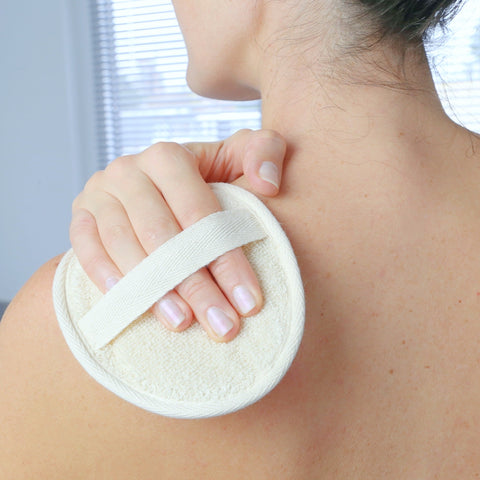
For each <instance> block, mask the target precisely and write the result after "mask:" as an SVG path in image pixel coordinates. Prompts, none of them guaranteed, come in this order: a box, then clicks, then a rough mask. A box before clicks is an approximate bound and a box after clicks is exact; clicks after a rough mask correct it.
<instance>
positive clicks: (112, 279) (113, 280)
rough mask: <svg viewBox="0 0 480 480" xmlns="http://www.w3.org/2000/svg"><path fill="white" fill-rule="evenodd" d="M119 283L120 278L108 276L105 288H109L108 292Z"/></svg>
mask: <svg viewBox="0 0 480 480" xmlns="http://www.w3.org/2000/svg"><path fill="white" fill-rule="evenodd" d="M117 283H118V278H115V277H108V278H107V279H106V280H105V288H106V289H107V292H108V291H109V290H111V289H112V288H113V287H114V286H115V285H116V284H117Z"/></svg>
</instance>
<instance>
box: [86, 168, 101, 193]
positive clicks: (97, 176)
mask: <svg viewBox="0 0 480 480" xmlns="http://www.w3.org/2000/svg"><path fill="white" fill-rule="evenodd" d="M104 176H105V172H104V170H98V171H97V172H95V173H94V174H93V175H92V176H91V177H90V178H89V179H88V180H87V183H86V184H85V187H84V190H85V191H88V190H93V189H95V188H98V186H100V185H102V183H103V180H104Z"/></svg>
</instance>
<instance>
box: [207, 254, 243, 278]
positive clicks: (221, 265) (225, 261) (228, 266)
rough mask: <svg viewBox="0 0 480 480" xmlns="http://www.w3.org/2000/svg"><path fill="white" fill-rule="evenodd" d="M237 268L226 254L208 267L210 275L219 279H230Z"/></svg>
mask: <svg viewBox="0 0 480 480" xmlns="http://www.w3.org/2000/svg"><path fill="white" fill-rule="evenodd" d="M237 268H238V266H237V265H236V262H234V261H233V260H232V258H231V256H230V255H228V254H225V255H222V256H221V257H219V258H217V259H216V260H215V261H214V262H212V263H211V264H210V265H209V270H210V272H211V273H212V275H213V276H214V277H216V278H219V279H225V278H228V277H231V276H232V273H233V272H235V271H236V270H237Z"/></svg>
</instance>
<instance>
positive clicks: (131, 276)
mask: <svg viewBox="0 0 480 480" xmlns="http://www.w3.org/2000/svg"><path fill="white" fill-rule="evenodd" d="M210 186H211V188H212V190H213V191H214V193H215V195H216V196H217V198H218V200H219V202H220V204H221V206H222V209H223V211H222V212H217V213H214V214H212V215H209V216H207V217H205V218H203V219H201V220H200V221H199V222H197V223H195V224H194V225H192V226H190V227H188V228H186V229H185V230H183V231H182V232H181V233H179V234H178V235H176V236H175V237H173V238H172V239H170V240H168V241H167V242H166V243H164V244H163V245H162V246H160V247H159V248H158V249H157V250H156V251H155V252H153V253H152V254H151V255H149V256H148V257H147V258H146V259H145V260H144V261H143V262H142V263H140V265H138V266H137V267H135V268H134V269H133V270H132V271H130V272H129V273H128V274H127V275H126V276H125V277H124V278H122V280H120V282H119V283H118V284H116V285H115V286H114V287H113V288H112V289H111V290H110V291H109V292H108V293H107V294H106V295H102V293H101V292H100V291H99V290H98V289H97V287H96V286H95V285H94V284H93V283H92V282H91V281H90V280H89V278H88V277H87V275H86V274H85V272H84V271H83V269H82V268H81V266H80V264H79V262H78V260H77V258H76V256H75V255H74V253H73V251H72V250H70V251H69V252H67V254H66V255H65V256H64V258H63V259H62V261H61V263H60V265H59V266H58V269H57V272H56V275H55V279H54V285H53V297H54V305H55V311H56V314H57V318H58V322H59V324H60V328H61V330H62V332H63V335H64V337H65V340H66V342H67V344H68V346H69V347H70V349H71V351H72V353H73V355H74V356H75V357H76V359H77V360H78V361H79V362H80V364H81V365H82V366H83V368H84V369H85V370H86V371H87V372H88V373H89V374H90V375H91V376H92V377H93V378H94V379H95V380H97V381H98V382H99V383H100V384H102V385H103V386H104V387H106V388H108V389H109V390H110V391H112V392H113V393H115V394H116V395H118V396H120V397H121V398H123V399H124V400H126V401H128V402H131V403H133V404H135V405H137V406H138V407H141V408H143V409H145V410H148V411H150V412H154V413H157V414H160V415H165V416H169V417H174V418H205V417H212V416H217V415H224V414H227V413H231V412H234V411H236V410H239V409H241V408H244V407H246V406H248V405H251V404H252V403H254V402H256V401H258V400H260V399H261V398H262V397H263V396H264V395H266V394H267V393H269V392H270V391H271V390H272V389H273V388H274V387H275V386H276V385H277V384H278V382H279V381H280V380H281V379H282V377H283V376H284V375H285V373H286V372H287V370H288V368H289V367H290V365H291V363H292V361H293V359H294V357H295V355H296V353H297V351H298V348H299V346H300V341H301V339H302V335H303V326H304V321H305V299H304V291H303V285H302V280H301V277H300V271H299V268H298V265H297V261H296V258H295V255H294V253H293V250H292V247H291V245H290V242H289V240H288V238H287V236H286V235H285V233H284V231H283V230H282V228H281V226H280V224H279V223H278V221H277V220H276V219H275V217H274V216H273V215H272V213H271V212H270V211H269V210H268V209H267V207H266V206H265V205H264V204H263V203H262V202H261V201H260V200H259V199H258V198H257V197H255V196H254V195H253V194H251V193H250V192H247V191H246V190H244V189H242V188H239V187H236V186H233V185H229V184H223V183H213V184H210ZM239 246H242V248H243V251H244V252H245V254H246V256H247V258H248V260H249V262H250V264H251V265H252V267H253V269H254V271H255V273H256V275H257V278H258V280H259V282H260V286H261V288H262V292H263V295H264V299H265V304H264V307H263V308H262V310H261V311H260V312H259V313H258V314H256V315H254V316H252V317H248V318H243V319H242V325H241V329H240V332H239V334H238V336H237V337H236V338H235V339H233V340H232V341H230V342H228V343H217V342H215V341H213V340H212V339H210V338H209V337H208V335H207V333H206V332H205V330H203V328H202V327H201V326H200V325H199V324H198V323H197V322H194V324H193V325H192V326H191V327H190V328H188V329H187V330H185V331H184V332H181V333H175V332H170V331H168V330H167V329H166V328H165V327H164V326H163V325H162V324H161V323H160V321H159V320H157V319H156V318H155V317H154V316H153V315H152V314H151V313H150V312H149V311H148V310H149V309H150V307H151V306H152V305H153V304H154V303H155V302H156V301H157V300H158V299H159V298H161V297H162V296H163V295H164V294H165V293H166V292H168V291H169V290H171V289H173V288H174V287H175V286H176V285H178V284H179V283H181V282H182V281H183V280H184V279H185V278H187V277H188V276H189V275H191V274H192V273H194V272H195V271H197V270H199V269H200V268H201V267H203V266H205V265H208V264H209V263H211V262H212V261H213V260H215V259H216V258H218V257H219V256H220V255H222V254H223V253H225V252H227V251H229V250H232V249H233V248H237V247H239Z"/></svg>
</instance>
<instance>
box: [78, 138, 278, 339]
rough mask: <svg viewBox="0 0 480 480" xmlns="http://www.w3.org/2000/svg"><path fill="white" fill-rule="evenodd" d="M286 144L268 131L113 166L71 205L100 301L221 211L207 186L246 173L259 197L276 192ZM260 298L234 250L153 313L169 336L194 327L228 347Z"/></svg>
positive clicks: (81, 254)
mask: <svg viewBox="0 0 480 480" xmlns="http://www.w3.org/2000/svg"><path fill="white" fill-rule="evenodd" d="M285 152H286V146H285V141H284V139H283V138H282V137H280V136H279V135H278V134H276V133H275V132H272V131H267V130H260V131H257V132H252V131H250V130H242V131H240V132H238V133H237V134H235V135H234V136H233V137H230V138H229V139H228V140H225V141H224V142H216V143H209V144H188V145H187V146H186V147H183V146H180V145H177V144H173V143H160V144H156V145H153V146H152V147H150V148H149V149H147V150H146V151H145V152H142V153H141V154H139V155H133V156H125V157H120V158H118V159H116V160H115V161H114V162H112V163H111V164H110V165H109V166H108V167H107V168H106V169H105V171H102V172H98V173H97V174H95V175H94V176H93V177H92V179H91V180H90V181H89V182H88V183H87V185H86V187H85V189H84V191H83V192H82V193H81V194H80V195H79V196H78V197H77V199H76V200H75V202H74V205H73V217H72V224H71V229H70V235H71V240H72V246H73V248H74V250H75V253H76V254H77V257H78V259H79V261H80V263H81V265H82V267H83V268H84V270H85V271H86V273H87V275H88V276H89V277H90V278H91V279H92V281H93V282H94V283H95V284H96V285H97V286H98V288H99V289H100V290H101V291H102V292H106V291H107V290H108V289H109V288H111V287H112V286H113V285H114V284H115V282H117V281H118V280H119V279H120V278H121V277H122V276H123V275H125V274H126V273H128V272H129V271H130V270H131V269H132V268H134V267H135V266H136V265H137V264H138V263H140V262H141V261H142V260H143V259H144V258H145V256H147V255H148V254H150V253H151V252H153V251H154V250H155V249H156V248H158V247H159V246H160V245H162V244H163V243H164V242H165V241H167V240H168V239H169V238H171V237H173V236H174V235H177V234H178V233H179V232H180V231H181V230H182V229H185V228H187V227H188V226H190V225H192V224H193V223H195V222H197V221H198V220H200V219H201V218H203V217H205V216H207V215H209V214H211V213H214V212H216V211H219V210H221V208H220V205H219V203H218V201H217V198H216V196H215V195H214V194H213V192H212V190H211V188H210V187H209V186H208V185H207V183H206V182H216V181H222V182H226V181H233V180H234V179H236V178H238V177H239V176H240V175H241V174H242V173H244V174H245V175H246V177H247V178H248V180H249V182H250V184H251V185H252V187H253V189H254V190H255V191H256V192H258V193H260V194H262V195H270V196H273V195H276V194H277V193H278V189H279V185H280V180H281V175H282V169H283V162H284V156H285ZM262 305H263V297H262V293H261V289H260V286H259V283H258V281H257V279H256V276H255V273H254V271H253V269H252V267H251V266H250V264H249V262H248V261H247V259H246V257H245V255H244V253H243V250H242V249H241V248H238V249H236V250H233V251H231V252H228V253H227V254H225V255H222V256H221V257H220V258H218V259H217V260H215V261H214V262H212V263H211V264H210V265H208V268H203V269H201V270H200V271H198V272H196V273H195V274H193V275H191V276H190V277H189V278H187V279H186V280H184V282H182V283H181V284H180V285H179V286H178V287H177V288H176V289H175V290H173V291H171V292H169V293H168V294H167V295H165V297H163V298H162V299H159V301H158V302H157V303H156V304H155V305H154V306H153V308H152V311H153V313H154V314H155V315H156V316H157V317H158V318H159V319H161V321H162V322H163V323H164V325H165V326H166V327H167V328H169V329H170V330H174V331H181V330H184V329H185V328H188V326H189V325H190V324H191V322H192V321H193V317H194V315H195V317H196V319H197V320H198V321H199V322H200V323H201V324H202V326H203V327H204V329H205V330H206V331H207V332H208V334H209V335H210V336H211V337H212V338H213V339H214V340H215V341H220V342H228V341H230V340H232V339H233V338H234V337H235V336H236V335H237V333H238V331H239V329H240V324H241V321H240V317H241V316H250V315H253V314H255V313H257V312H258V311H259V310H260V309H261V307H262Z"/></svg>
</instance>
